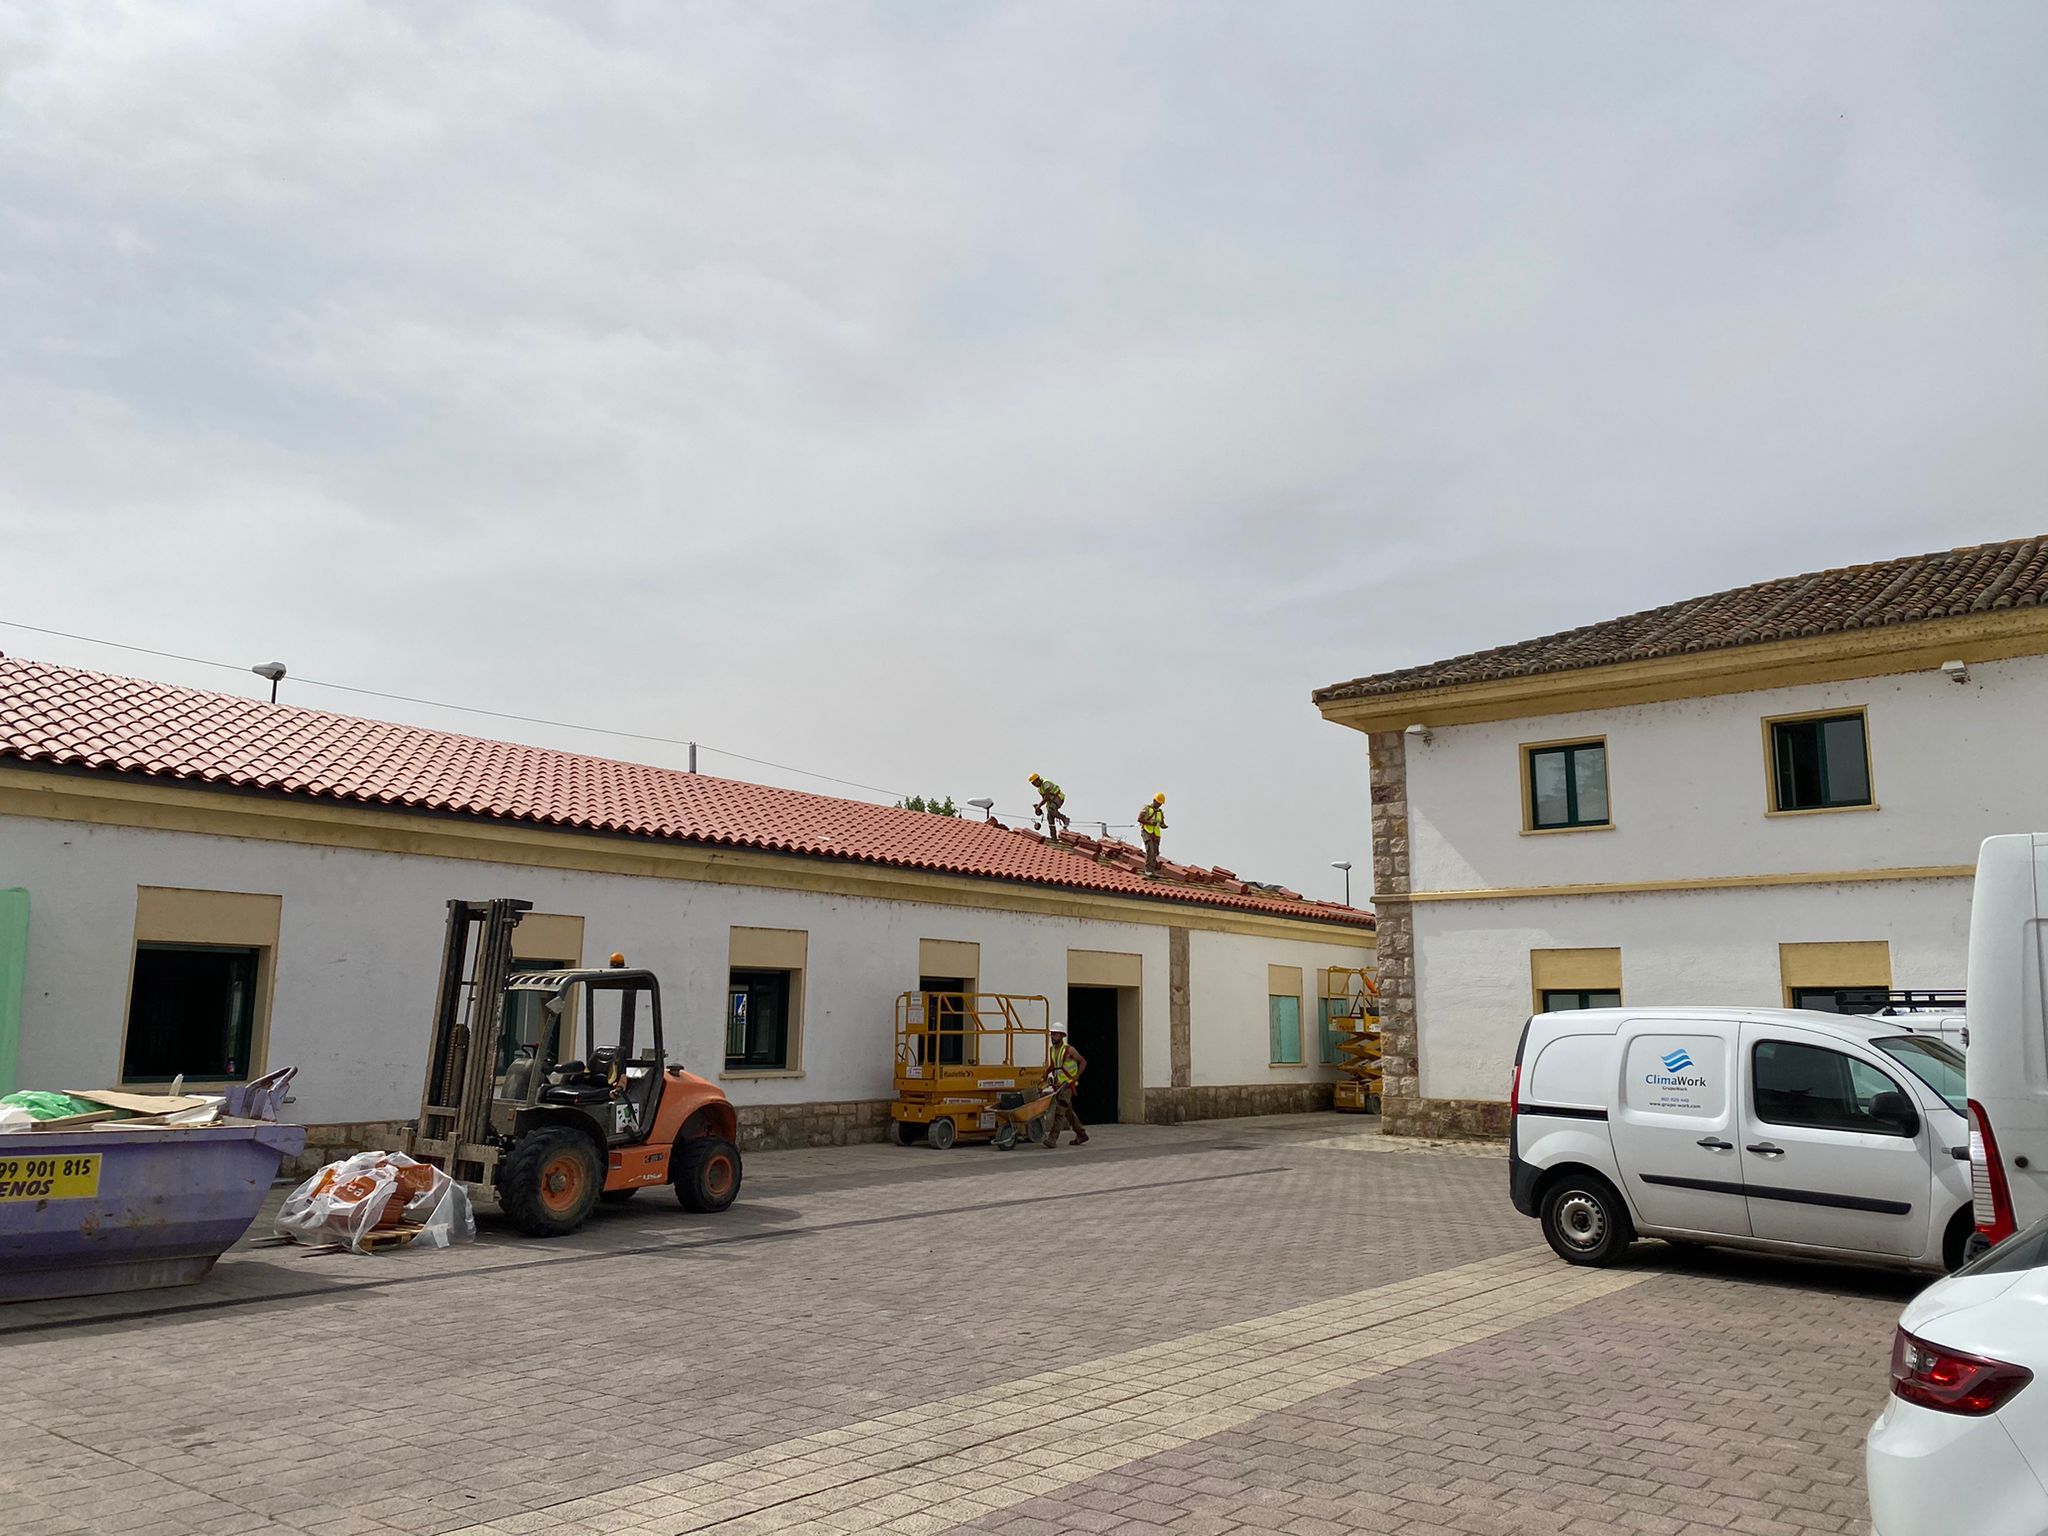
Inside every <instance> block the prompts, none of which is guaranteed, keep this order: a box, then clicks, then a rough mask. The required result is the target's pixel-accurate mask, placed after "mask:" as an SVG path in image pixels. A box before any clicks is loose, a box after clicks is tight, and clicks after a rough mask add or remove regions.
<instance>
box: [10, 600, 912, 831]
mask: <svg viewBox="0 0 2048 1536" xmlns="http://www.w3.org/2000/svg"><path fill="white" fill-rule="evenodd" d="M0 626H4V627H6V628H8V629H23V630H27V631H29V632H30V633H31V634H37V635H54V636H55V637H57V638H58V639H60V640H77V641H81V642H83V643H84V644H86V645H104V646H107V647H108V648H110V649H112V650H116V651H133V652H135V653H136V654H138V655H142V656H160V657H163V658H164V659H165V660H168V661H183V662H189V663H191V664H192V665H193V666H196V667H217V668H219V669H220V670H221V671H224V672H247V671H248V670H249V669H248V668H247V667H244V666H237V665H236V664H235V663H234V662H231V661H215V660H213V659H211V658H210V657H206V656H187V655H185V654H184V653H183V652H182V651H162V650H157V649H155V648H154V647H152V646H147V645H129V644H127V643H126V642H125V641H120V640H103V639H101V638H100V637H99V636H97V635H80V634H74V633H72V632H71V631H70V630H65V629H47V628H45V627H44V626H42V625H40V624H24V623H22V622H20V621H19V620H17V619H0ZM286 675H287V676H288V677H289V678H290V679H291V680H292V681H293V682H294V683H297V684H299V685H300V686H301V687H306V688H327V689H331V690H333V691H334V692H336V693H353V694H358V695H360V696H362V697H363V698H370V699H389V700H392V701H394V702H396V703H400V704H418V705H420V706H422V707H423V708H426V709H447V710H453V711H455V712H457V713H459V714H465V715H483V716H487V717H488V718H490V719H493V720H516V721H518V722H520V723H521V724H523V725H545V726H548V727H549V728H551V729H553V730H559V731H588V732H590V733H591V734H593V735H597V736H617V737H620V738H622V739H624V740H627V741H652V742H659V743H660V744H661V745H663V746H669V747H694V748H696V749H697V750H698V751H699V752H710V753H712V754H714V755H716V756H718V757H729V758H732V759H733V760H734V761H735V762H741V763H752V764H754V765H755V766H756V767H759V768H773V769H775V770H776V771H777V772H779V773H793V774H796V775H798V776H799V777H801V778H806V779H817V780H820V781H821V782H823V783H827V784H843V785H845V786H846V787H847V788H849V789H862V790H866V791H867V792H868V793H870V794H875V795H887V796H888V797H889V798H890V799H892V800H907V799H909V798H910V797H909V796H908V795H906V794H904V793H903V791H901V790H897V789H884V788H883V787H882V786H881V785H879V784H863V783H861V782H860V781H859V780H858V779H842V778H840V777H839V776H838V775H836V774H830V773H818V772H815V771H813V770H812V769H809V768H798V767H795V766H793V765H792V764H789V763H777V762H771V761H769V760H768V759H767V758H765V757H750V756H748V755H747V754H746V753H744V752H734V751H731V750H729V749H728V748H725V747H714V746H712V745H711V744H710V743H709V742H703V741H688V740H685V739H684V738H682V737H678V736H656V735H651V734H649V733H648V732H646V731H622V730H619V729H617V728H616V727H614V726H609V725H584V724H580V723H578V722H576V721H573V720H549V719H546V718H544V717H542V716H540V715H519V714H513V713H512V712H510V711H509V710H503V709H485V708H482V707H481V706H479V705H475V704H451V703H449V702H447V701H446V700H445V699H422V698H418V697H415V696H414V695H412V694H409V693H387V692H385V691H384V690H382V689H380V688H360V687H357V686H356V685H355V684H353V683H330V682H326V681H324V680H323V679H320V678H317V677H302V676H300V675H299V674H298V673H296V672H292V673H287V674H286Z"/></svg>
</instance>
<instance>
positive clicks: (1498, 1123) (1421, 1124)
mask: <svg viewBox="0 0 2048 1536" xmlns="http://www.w3.org/2000/svg"><path fill="white" fill-rule="evenodd" d="M1381 1113H1382V1114H1383V1115H1384V1117H1385V1118H1384V1119H1382V1120H1381V1121H1380V1129H1381V1130H1382V1131H1383V1132H1385V1133H1386V1134H1387V1135H1389V1136H1489V1137H1500V1138H1502V1139H1505V1138H1506V1136H1507V1134H1508V1107H1507V1105H1506V1104H1504V1103H1502V1102H1501V1101H1499V1100H1497V1099H1411V1098H1397V1097H1394V1096H1392V1095H1389V1096H1388V1098H1387V1101H1386V1104H1385V1106H1384V1108H1383V1109H1382V1111H1381Z"/></svg>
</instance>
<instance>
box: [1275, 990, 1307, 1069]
mask: <svg viewBox="0 0 2048 1536" xmlns="http://www.w3.org/2000/svg"><path fill="white" fill-rule="evenodd" d="M1266 1021H1267V1025H1268V1044H1269V1046H1270V1050H1269V1052H1268V1054H1267V1057H1266V1059H1267V1060H1268V1061H1269V1062H1271V1063H1272V1064H1273V1065H1274V1066H1276V1067H1298V1066H1300V1065H1301V999H1300V998H1299V997H1268V998H1267V999H1266Z"/></svg>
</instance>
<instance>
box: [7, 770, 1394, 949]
mask: <svg viewBox="0 0 2048 1536" xmlns="http://www.w3.org/2000/svg"><path fill="white" fill-rule="evenodd" d="M0 816H29V817H37V818H40V819H43V820H48V821H72V822H83V823H87V824H90V825H95V826H117V827H136V828H144V829H148V830H153V831H162V832H192V833H198V834H201V835H203V836H213V837H239V838H250V839H254V840H256V841H259V842H278V843H299V844H305V845H308V846H312V847H319V848H351V849H360V850H364V851H369V852H377V853H403V854H412V855H414V856H416V857H420V858H437V859H466V860H470V861H473V862H485V863H493V864H524V865H529V866H534V867H538V868H542V869H564V870H578V871H583V872H586V873H591V874H610V875H635V876H641V877H644V878H648V879H658V880H695V881H703V882H708V883H710V884H715V885H747V886H758V887H762V888H765V889H770V890H786V891H815V892H824V893H827V894H831V895H838V896H855V897H866V898H869V899H872V900H877V901H903V902H918V903H922V904H925V905H930V906H949V907H984V908H992V909H994V910H997V911H1005V912H1024V913H1031V914H1035V915H1037V916H1041V917H1065V918H1086V919H1091V920H1093V921H1096V922H1115V923H1144V924H1147V925H1150V926H1153V927H1161V928H1198V929H1202V930H1205V931H1211V932H1218V933H1239V934H1250V935H1254V936H1257V937H1261V938H1282V939H1305V940H1310V941H1312V942H1316V943H1323V944H1331V943H1336V944H1346V945H1354V946H1363V947H1366V948H1371V947H1372V945H1373V935H1372V930H1371V929H1369V928H1360V927H1357V926H1355V925H1352V924H1348V923H1341V922H1319V921H1316V920H1314V919H1310V918H1289V917H1279V916H1270V915H1267V914H1265V913H1259V912H1236V911H1232V910H1229V909H1227V908H1222V907H1206V906H1199V905H1196V904H1195V903H1193V902H1180V901H1153V900H1146V899H1144V898H1142V897H1130V896H1115V895H1109V894H1105V893H1101V892H1095V891H1079V890H1063V889H1060V888H1058V887H1054V886H1035V885H1026V884H1023V883H1021V882H1017V881H1010V880H990V879H975V878H973V877H970V876H964V875H946V874H936V873H933V872H930V871H926V870H913V869H895V868H891V867H888V866H885V865H878V864H855V863H851V862H845V863H842V862H839V861H836V860H829V859H819V858H811V857H806V856H804V855H801V854H777V853H760V852H756V851H754V850H751V849H738V848H713V847H704V846H700V845H696V844H689V843H665V842H656V841H654V840H652V839H647V838H633V837H608V836H603V835H600V834H595V833H588V832H570V831H563V830H560V829H556V828H551V827H537V826H527V825H523V824H520V823H516V822H497V821H486V820H483V819H481V818H477V817H467V816H455V815H444V814H433V813H422V812H412V811H383V810H373V809H370V808H368V807H361V806H351V805H342V804H336V803H330V802H322V801H308V800H295V799H291V798H288V797H286V796H283V795H273V794H265V793H262V792H254V791H243V790H221V789H202V788H194V787H191V786H188V785H179V784H165V783H157V782H151V781H147V780H137V779H130V778H123V777H120V776H118V775H114V774H100V773H93V772H85V771H73V770H63V769H55V770H53V769H45V768H36V767H28V766H24V765H22V764H19V763H7V764H0Z"/></svg>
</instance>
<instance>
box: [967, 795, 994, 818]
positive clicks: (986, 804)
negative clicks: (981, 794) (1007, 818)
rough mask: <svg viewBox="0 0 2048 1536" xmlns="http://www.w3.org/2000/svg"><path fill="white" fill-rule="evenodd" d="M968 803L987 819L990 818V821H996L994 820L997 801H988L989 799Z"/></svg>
mask: <svg viewBox="0 0 2048 1536" xmlns="http://www.w3.org/2000/svg"><path fill="white" fill-rule="evenodd" d="M967 803H968V804H969V805H971V806H973V807H974V808H975V809H976V810H977V811H980V812H981V813H982V815H983V816H985V817H987V818H988V819H989V820H990V821H994V820H995V819H996V803H995V801H993V800H987V799H983V800H970V801H968V802H967Z"/></svg>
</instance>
